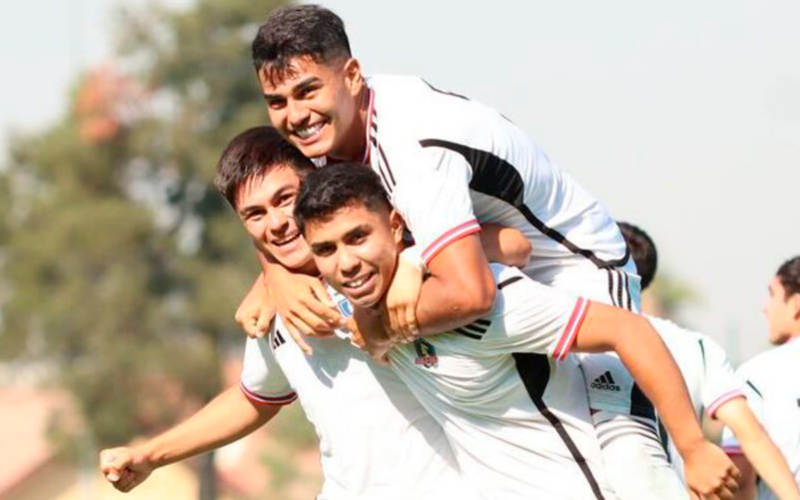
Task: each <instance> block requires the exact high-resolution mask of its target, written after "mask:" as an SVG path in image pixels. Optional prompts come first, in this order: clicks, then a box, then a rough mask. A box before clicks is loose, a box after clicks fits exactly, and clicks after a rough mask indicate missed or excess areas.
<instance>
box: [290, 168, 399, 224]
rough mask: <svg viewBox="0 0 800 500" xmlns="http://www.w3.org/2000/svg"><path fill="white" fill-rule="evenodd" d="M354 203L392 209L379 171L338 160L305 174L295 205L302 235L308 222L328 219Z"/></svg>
mask: <svg viewBox="0 0 800 500" xmlns="http://www.w3.org/2000/svg"><path fill="white" fill-rule="evenodd" d="M357 206H364V207H366V208H367V209H368V210H372V211H378V210H381V209H386V210H391V208H392V206H391V204H390V203H389V199H388V198H387V197H386V191H384V190H383V186H382V185H381V180H380V178H378V174H376V173H375V172H374V171H373V170H372V169H371V168H369V167H368V166H366V165H362V164H360V163H340V164H337V165H331V166H330V167H325V168H320V169H317V170H315V171H314V172H312V173H311V174H309V175H308V177H306V179H305V181H304V182H303V187H302V188H301V189H300V194H298V195H297V201H296V202H295V205H294V220H295V222H296V223H297V227H298V228H299V229H300V232H302V233H303V234H305V230H306V226H307V225H308V224H309V223H310V222H320V221H326V220H329V219H330V217H331V216H332V215H333V214H334V213H336V212H338V211H339V210H341V209H343V208H348V207H357Z"/></svg>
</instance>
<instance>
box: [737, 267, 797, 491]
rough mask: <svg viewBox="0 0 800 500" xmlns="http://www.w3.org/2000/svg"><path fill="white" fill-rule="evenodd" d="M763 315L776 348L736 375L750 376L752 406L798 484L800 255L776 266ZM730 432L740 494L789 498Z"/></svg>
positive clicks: (745, 366)
mask: <svg viewBox="0 0 800 500" xmlns="http://www.w3.org/2000/svg"><path fill="white" fill-rule="evenodd" d="M764 314H765V315H766V317H767V323H768V325H769V341H770V342H771V343H772V344H774V345H776V346H778V347H776V348H774V349H772V350H769V351H767V352H765V353H762V354H760V355H758V356H756V357H755V358H753V359H751V360H750V361H748V362H746V363H744V364H743V365H742V366H741V367H740V368H739V369H738V374H739V376H740V377H741V378H742V379H743V380H746V386H745V391H746V393H747V402H748V404H749V405H750V407H751V408H752V410H753V412H754V413H755V414H756V415H757V416H758V419H759V421H761V423H762V424H763V425H764V427H765V428H766V430H767V433H768V434H769V436H770V437H771V438H772V440H773V441H775V443H776V444H777V445H778V448H780V450H781V452H782V453H783V456H784V457H785V459H786V461H787V462H788V464H789V468H790V469H791V472H792V474H793V475H794V481H795V483H796V484H800V377H798V376H797V366H798V364H800V340H798V338H800V256H797V257H794V258H793V259H790V260H787V261H786V262H784V263H783V264H782V265H781V266H780V267H779V268H778V272H777V274H776V275H775V277H773V278H772V281H771V282H770V283H769V296H768V297H767V300H766V303H765V304H764ZM730 430H733V431H734V433H735V428H731V429H728V428H726V429H725V431H724V433H723V446H724V448H725V450H726V451H728V453H729V454H732V455H734V461H735V462H736V463H737V465H739V467H741V470H742V491H741V496H740V498H742V499H748V500H749V499H751V498H754V496H755V494H756V493H757V498H758V500H773V499H775V498H781V499H783V498H788V497H786V496H785V495H784V494H783V493H782V492H781V491H780V490H778V489H777V487H776V485H775V484H773V483H772V482H770V481H769V476H768V475H767V473H768V472H770V471H763V470H762V469H761V468H759V467H758V464H757V463H756V462H755V461H754V460H753V459H752V457H750V456H749V454H748V449H747V445H746V443H745V442H744V441H742V440H741V438H740V437H739V436H738V434H737V435H735V436H734V435H733V434H732V433H731V432H730ZM742 452H744V454H742ZM751 464H752V465H751ZM754 468H755V470H753V469H754ZM759 479H760V480H759Z"/></svg>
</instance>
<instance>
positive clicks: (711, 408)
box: [706, 389, 745, 418]
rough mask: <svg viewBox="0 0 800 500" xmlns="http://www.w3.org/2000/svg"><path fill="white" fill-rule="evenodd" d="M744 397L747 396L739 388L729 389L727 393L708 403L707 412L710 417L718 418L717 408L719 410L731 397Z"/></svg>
mask: <svg viewBox="0 0 800 500" xmlns="http://www.w3.org/2000/svg"><path fill="white" fill-rule="evenodd" d="M743 397H745V395H744V393H743V392H742V391H741V390H739V389H734V390H732V391H728V392H726V393H725V394H723V395H722V396H720V397H718V398H717V399H715V400H714V402H713V403H711V404H710V405H708V408H706V413H707V414H708V416H709V417H711V418H716V413H717V410H719V409H720V408H721V407H722V405H724V404H725V403H727V402H728V401H730V400H731V399H736V398H743Z"/></svg>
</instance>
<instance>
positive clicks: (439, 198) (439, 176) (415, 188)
mask: <svg viewBox="0 0 800 500" xmlns="http://www.w3.org/2000/svg"><path fill="white" fill-rule="evenodd" d="M387 147H392V146H391V145H389V146H387ZM408 147H409V148H410V149H411V151H412V152H411V154H408V155H407V157H406V159H405V160H404V161H403V165H402V166H400V167H398V168H393V167H392V168H391V172H394V173H393V174H392V178H393V179H395V180H396V184H394V187H393V190H392V191H391V192H390V196H391V198H392V202H393V203H394V205H395V207H396V208H397V209H398V210H399V211H400V213H401V215H402V216H403V219H404V220H405V222H406V224H408V227H409V229H410V230H411V232H412V233H413V234H414V240H415V242H416V244H417V245H418V246H419V248H420V251H421V252H422V258H423V260H424V262H425V264H428V263H430V262H431V261H432V260H433V259H434V258H435V257H436V256H437V255H438V254H439V253H440V252H441V251H442V250H444V249H445V248H446V247H447V246H448V245H450V244H451V243H453V242H455V241H458V240H459V239H461V238H463V237H465V236H467V235H470V234H473V233H477V232H478V231H480V225H479V223H478V220H477V219H476V217H475V214H474V212H473V206H472V199H471V198H470V193H469V182H470V178H471V175H472V171H471V169H470V166H469V164H468V163H467V161H466V159H465V158H464V156H462V155H461V154H459V153H457V152H454V151H452V150H449V149H446V148H443V147H440V146H439V145H437V144H436V143H435V141H434V142H430V143H428V142H426V141H425V140H423V141H420V142H419V143H417V144H413V143H410V142H409V144H408ZM384 161H386V162H388V160H386V159H385V158H384V159H381V160H379V165H383V162H384ZM390 167H391V166H390ZM381 168H382V167H381ZM386 175H389V174H386Z"/></svg>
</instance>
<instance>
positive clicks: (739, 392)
mask: <svg viewBox="0 0 800 500" xmlns="http://www.w3.org/2000/svg"><path fill="white" fill-rule="evenodd" d="M648 319H649V320H650V323H652V325H653V327H654V328H655V329H656V331H657V332H658V333H659V335H660V336H661V339H662V340H663V341H664V343H665V344H666V345H667V347H668V348H669V350H670V352H671V353H672V356H673V357H674V358H675V361H676V362H677V364H678V368H680V370H681V374H682V375H683V379H684V380H685V381H686V387H687V389H688V390H689V396H690V397H691V399H692V405H693V406H694V410H695V414H696V415H697V418H698V419H700V418H702V413H703V412H705V413H706V415H708V416H709V417H711V418H715V415H716V412H717V410H719V409H720V408H721V407H722V406H723V405H724V404H725V403H727V402H729V401H731V400H732V399H735V398H741V397H745V394H744V390H743V384H742V382H741V380H740V379H739V377H737V376H736V374H735V373H734V371H733V367H732V366H731V363H730V361H728V357H727V356H726V354H725V351H724V350H723V349H722V347H720V345H719V344H717V343H716V342H715V341H714V340H713V339H711V338H710V337H708V336H707V335H703V334H701V333H697V332H693V331H691V330H686V329H684V328H681V327H680V326H678V325H676V324H675V323H672V322H671V321H667V320H665V319H660V318H653V317H648ZM669 452H670V458H671V459H672V461H673V463H675V464H676V467H677V469H678V470H679V471H680V472H683V460H682V459H681V457H680V455H679V454H678V451H677V449H676V448H675V446H674V445H673V443H672V442H670V444H669Z"/></svg>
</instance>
